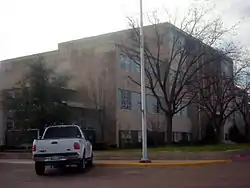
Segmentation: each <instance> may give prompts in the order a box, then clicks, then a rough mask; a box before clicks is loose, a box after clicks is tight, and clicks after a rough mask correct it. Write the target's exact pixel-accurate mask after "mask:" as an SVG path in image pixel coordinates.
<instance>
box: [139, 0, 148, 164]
mask: <svg viewBox="0 0 250 188" xmlns="http://www.w3.org/2000/svg"><path fill="white" fill-rule="evenodd" d="M140 61H141V62H140V64H141V126H142V127H141V128H142V158H141V160H140V162H141V163H148V162H150V160H149V159H148V151H147V118H146V101H145V62H144V34H143V8H142V0H140Z"/></svg>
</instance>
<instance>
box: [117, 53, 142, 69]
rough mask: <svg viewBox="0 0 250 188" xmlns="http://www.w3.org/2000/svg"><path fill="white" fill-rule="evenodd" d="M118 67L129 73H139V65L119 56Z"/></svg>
mask: <svg viewBox="0 0 250 188" xmlns="http://www.w3.org/2000/svg"><path fill="white" fill-rule="evenodd" d="M119 66H120V68H122V69H124V70H127V71H129V72H140V64H139V63H138V62H137V61H135V60H132V59H130V58H129V57H126V56H122V55H120V58H119Z"/></svg>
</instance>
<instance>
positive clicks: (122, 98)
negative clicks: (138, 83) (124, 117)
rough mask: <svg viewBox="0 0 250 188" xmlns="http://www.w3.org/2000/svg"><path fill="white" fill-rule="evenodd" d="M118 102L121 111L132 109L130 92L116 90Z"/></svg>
mask: <svg viewBox="0 0 250 188" xmlns="http://www.w3.org/2000/svg"><path fill="white" fill-rule="evenodd" d="M118 100H119V104H120V108H121V109H129V110H131V108H132V104H131V103H132V102H131V91H127V90H122V89H119V90H118Z"/></svg>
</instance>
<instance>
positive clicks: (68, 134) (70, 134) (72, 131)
mask: <svg viewBox="0 0 250 188" xmlns="http://www.w3.org/2000/svg"><path fill="white" fill-rule="evenodd" d="M60 138H81V133H80V130H79V129H78V128H77V127H73V126H72V127H60V126H58V127H50V128H48V129H47V131H46V132H45V134H44V138H43V139H60Z"/></svg>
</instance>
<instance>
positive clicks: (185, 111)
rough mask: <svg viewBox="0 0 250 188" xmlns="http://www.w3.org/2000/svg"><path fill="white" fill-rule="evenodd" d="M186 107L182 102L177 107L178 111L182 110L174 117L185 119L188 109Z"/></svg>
mask: <svg viewBox="0 0 250 188" xmlns="http://www.w3.org/2000/svg"><path fill="white" fill-rule="evenodd" d="M186 105H187V103H186V102H182V103H181V105H180V106H179V109H180V108H182V109H181V110H180V111H178V112H177V113H176V114H175V115H177V116H184V117H187V115H188V107H187V106H186ZM184 106H185V107H184Z"/></svg>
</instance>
